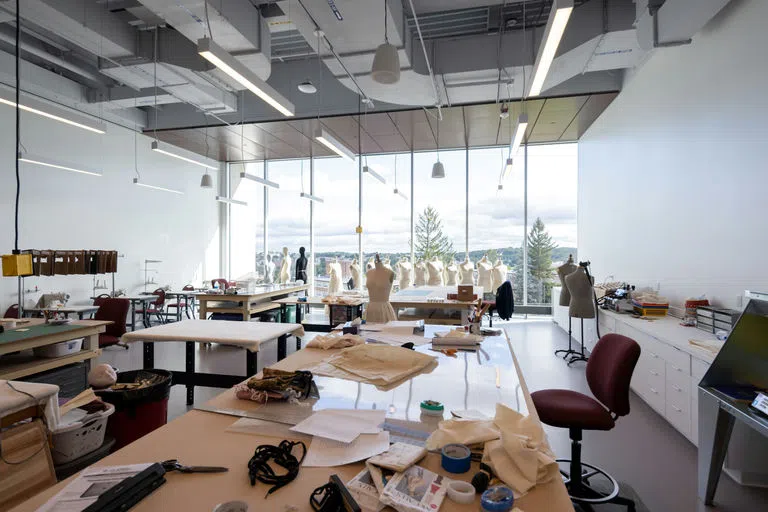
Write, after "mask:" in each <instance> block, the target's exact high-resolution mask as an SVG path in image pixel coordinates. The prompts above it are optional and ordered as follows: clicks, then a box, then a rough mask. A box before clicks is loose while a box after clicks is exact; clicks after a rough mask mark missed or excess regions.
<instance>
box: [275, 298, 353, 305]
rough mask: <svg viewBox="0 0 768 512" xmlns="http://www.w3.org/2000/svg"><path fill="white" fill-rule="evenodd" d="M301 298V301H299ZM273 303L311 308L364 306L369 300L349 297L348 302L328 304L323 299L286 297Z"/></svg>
mask: <svg viewBox="0 0 768 512" xmlns="http://www.w3.org/2000/svg"><path fill="white" fill-rule="evenodd" d="M299 298H301V300H299ZM272 302H274V303H276V304H287V305H289V306H295V305H302V304H309V305H310V306H350V307H356V306H362V305H363V304H368V299H367V298H363V297H349V298H347V299H346V302H340V301H338V300H335V301H333V302H326V301H324V300H323V297H307V298H306V300H305V299H304V298H303V297H285V298H282V299H275V300H273V301H272Z"/></svg>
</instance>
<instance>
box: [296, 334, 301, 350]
mask: <svg viewBox="0 0 768 512" xmlns="http://www.w3.org/2000/svg"><path fill="white" fill-rule="evenodd" d="M296 350H297V351H298V350H301V338H300V337H298V336H296Z"/></svg>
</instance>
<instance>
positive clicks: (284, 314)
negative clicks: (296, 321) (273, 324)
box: [280, 304, 288, 324]
mask: <svg viewBox="0 0 768 512" xmlns="http://www.w3.org/2000/svg"><path fill="white" fill-rule="evenodd" d="M280 323H283V324H285V323H288V305H287V304H280Z"/></svg>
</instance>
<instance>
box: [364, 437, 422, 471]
mask: <svg viewBox="0 0 768 512" xmlns="http://www.w3.org/2000/svg"><path fill="white" fill-rule="evenodd" d="M426 454H427V449H426V448H424V447H423V446H414V445H412V444H406V443H394V444H393V445H392V446H390V447H389V450H387V451H385V452H384V453H380V454H379V455H374V456H373V457H371V458H370V459H368V463H369V464H374V465H376V466H379V467H382V468H386V469H391V470H392V471H396V472H398V473H401V472H403V471H405V470H406V469H408V468H409V467H411V466H413V465H414V464H416V463H417V462H419V461H420V460H421V459H422V458H423V457H424V456H425V455H426Z"/></svg>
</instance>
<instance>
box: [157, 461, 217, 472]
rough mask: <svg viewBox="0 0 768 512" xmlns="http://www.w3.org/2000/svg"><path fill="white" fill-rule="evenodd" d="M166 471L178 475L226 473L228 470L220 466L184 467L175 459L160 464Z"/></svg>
mask: <svg viewBox="0 0 768 512" xmlns="http://www.w3.org/2000/svg"><path fill="white" fill-rule="evenodd" d="M161 464H162V465H163V469H164V470H166V471H178V472H179V473H226V472H227V471H229V468H225V467H221V466H184V465H183V464H181V463H179V461H178V460H176V459H170V460H166V461H163V462H161Z"/></svg>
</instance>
